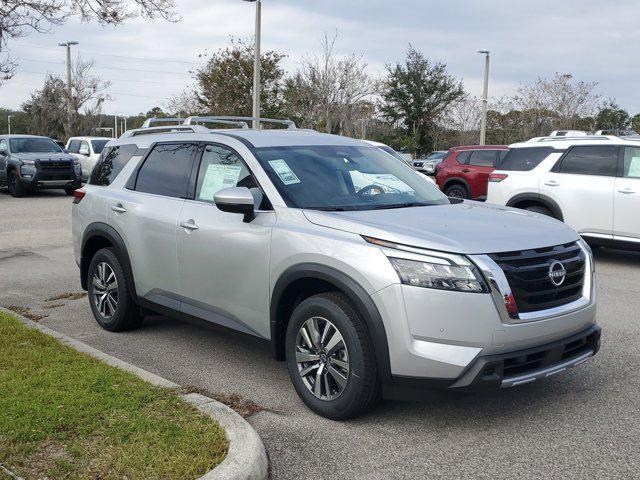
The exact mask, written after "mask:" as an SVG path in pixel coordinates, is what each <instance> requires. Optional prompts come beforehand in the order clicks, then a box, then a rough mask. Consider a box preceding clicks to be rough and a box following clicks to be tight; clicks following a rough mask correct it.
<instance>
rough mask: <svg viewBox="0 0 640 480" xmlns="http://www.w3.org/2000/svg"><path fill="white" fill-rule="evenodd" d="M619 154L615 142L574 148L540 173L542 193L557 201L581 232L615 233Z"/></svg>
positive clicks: (568, 221)
mask: <svg viewBox="0 0 640 480" xmlns="http://www.w3.org/2000/svg"><path fill="white" fill-rule="evenodd" d="M618 156H619V147H618V146H616V145H581V146H575V147H571V148H570V149H569V150H568V151H567V153H566V154H565V155H564V156H563V157H562V158H560V160H559V161H558V162H557V163H556V165H555V166H554V167H553V169H552V170H551V171H550V172H547V173H545V174H543V175H541V176H540V193H541V194H542V195H544V196H547V197H549V198H551V199H552V200H554V201H555V202H556V203H557V204H558V206H559V207H560V210H561V211H562V214H563V217H564V221H565V223H567V224H568V225H569V226H571V227H572V228H573V229H575V230H576V231H577V232H578V233H580V234H588V233H595V234H599V235H612V234H613V190H614V183H615V176H616V172H617V169H618Z"/></svg>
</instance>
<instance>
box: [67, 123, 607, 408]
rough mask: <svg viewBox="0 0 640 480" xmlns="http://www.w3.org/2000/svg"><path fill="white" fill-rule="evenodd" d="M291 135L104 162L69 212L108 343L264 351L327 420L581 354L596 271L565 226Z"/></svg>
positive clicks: (273, 133) (167, 144)
mask: <svg viewBox="0 0 640 480" xmlns="http://www.w3.org/2000/svg"><path fill="white" fill-rule="evenodd" d="M287 125H288V126H289V128H288V129H268V130H251V129H247V128H237V129H229V130H209V129H206V128H204V127H201V126H198V128H195V127H194V128H193V129H182V130H176V131H173V132H171V133H160V134H158V133H154V132H153V131H150V132H149V134H146V135H145V134H144V133H145V132H144V131H143V130H142V131H136V132H130V133H129V134H127V135H126V136H125V137H124V138H120V139H118V140H116V141H113V142H112V143H110V144H109V145H108V146H107V147H106V150H105V152H104V154H103V156H102V158H101V160H100V161H99V163H98V165H97V166H96V168H95V169H94V171H93V173H92V176H91V179H90V182H89V184H88V185H86V186H85V187H83V188H82V189H80V190H78V191H76V193H75V200H74V203H75V205H74V206H73V237H74V248H75V257H76V261H77V263H78V265H79V267H80V275H81V281H82V285H83V287H84V288H85V289H87V290H88V293H89V302H90V305H91V309H92V311H93V314H94V316H95V319H96V320H97V322H98V323H99V324H100V325H101V326H102V327H103V328H105V329H107V330H110V331H121V330H125V329H131V328H134V327H136V326H137V325H139V323H140V321H141V320H142V312H145V311H153V312H159V313H162V314H165V315H169V316H173V317H177V318H185V319H192V318H197V319H204V320H207V321H210V322H213V323H216V324H220V325H224V326H226V327H230V328H232V329H235V330H238V331H240V332H244V333H246V334H249V335H253V336H256V337H259V338H262V339H264V340H266V341H269V342H270V343H271V345H272V346H273V352H274V355H275V357H276V358H277V359H280V360H286V362H287V365H288V369H289V372H290V375H291V380H292V383H293V386H294V387H295V390H296V391H297V393H298V395H299V396H300V398H301V399H302V400H303V402H304V403H305V404H306V405H307V406H308V407H309V408H311V409H312V410H314V411H315V412H317V413H318V414H320V415H322V416H325V417H328V418H332V419H344V418H348V417H351V416H354V415H357V414H359V413H361V412H363V411H365V410H367V409H368V408H370V407H371V406H373V405H374V404H375V402H376V401H377V399H379V398H380V397H381V396H383V397H386V398H406V397H409V396H413V395H414V394H416V393H418V394H419V393H420V392H422V391H423V390H424V389H425V388H431V387H441V388H449V389H452V390H458V389H469V388H480V387H491V388H498V387H513V386H516V385H521V384H525V383H529V382H532V381H535V380H539V379H543V378H546V377H549V376H551V375H554V374H556V373H559V372H562V371H564V370H566V369H567V368H569V367H572V366H575V365H578V364H581V363H583V362H585V361H586V360H587V359H589V357H591V356H593V355H595V354H596V352H597V351H598V349H599V345H600V329H599V327H598V326H597V325H596V320H595V311H596V298H595V284H594V281H595V278H594V264H593V259H592V255H591V251H590V250H589V247H588V246H587V245H586V244H585V243H584V242H583V241H582V240H581V239H580V237H579V236H578V235H577V234H576V233H575V232H574V231H573V230H572V229H571V228H569V227H567V226H566V225H564V224H562V223H561V222H558V221H556V220H553V219H550V218H548V217H545V216H542V215H538V214H535V213H531V212H526V211H520V210H514V209H511V208H507V207H497V206H492V205H485V204H481V203H476V202H471V201H460V200H457V199H449V198H447V197H446V196H445V195H444V194H443V193H442V192H440V191H439V190H438V189H437V188H436V187H435V186H434V185H433V184H432V183H431V182H429V181H427V180H426V179H425V178H424V177H423V176H422V175H421V174H419V173H417V172H415V171H414V170H413V169H412V168H411V167H409V166H407V165H404V164H403V163H402V162H398V161H397V160H396V159H394V158H392V157H390V156H389V155H387V154H386V153H384V152H382V151H380V150H379V149H378V148H375V147H372V146H370V145H368V144H366V143H364V142H362V141H359V140H353V139H350V138H345V137H340V136H333V135H326V134H320V133H316V132H312V131H302V130H296V129H295V128H294V127H293V126H291V125H289V124H287ZM364 179H368V180H367V181H363V180H364ZM381 179H382V180H381ZM399 184H402V185H403V187H402V188H398V185H399ZM239 380H240V381H241V379H239Z"/></svg>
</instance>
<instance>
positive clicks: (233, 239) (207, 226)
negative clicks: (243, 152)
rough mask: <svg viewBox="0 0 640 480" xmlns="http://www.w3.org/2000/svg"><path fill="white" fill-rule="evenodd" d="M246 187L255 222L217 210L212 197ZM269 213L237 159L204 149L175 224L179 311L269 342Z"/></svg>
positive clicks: (230, 152)
mask: <svg viewBox="0 0 640 480" xmlns="http://www.w3.org/2000/svg"><path fill="white" fill-rule="evenodd" d="M235 186H239V187H247V188H249V189H251V192H252V193H253V194H254V197H255V204H256V208H257V212H256V216H255V218H254V219H253V220H252V221H251V222H249V223H245V222H244V221H243V216H242V215H239V214H235V213H227V212H222V211H220V210H218V208H217V207H216V206H215V204H214V203H213V195H214V194H215V193H216V192H217V191H218V190H221V189H222V188H228V187H235ZM275 219H276V217H275V212H273V211H272V210H271V209H270V205H269V202H268V200H267V199H266V198H265V197H264V194H263V192H262V190H261V189H260V188H259V186H258V184H257V182H256V181H255V179H254V177H253V175H251V173H250V172H249V170H248V169H247V167H246V165H245V164H244V162H243V160H242V159H241V158H240V156H239V155H238V154H237V153H236V152H235V151H233V150H232V149H230V148H229V147H226V146H222V145H213V144H211V145H206V146H205V148H204V151H203V153H202V159H201V162H200V165H199V168H198V177H197V182H196V184H195V192H194V195H193V199H191V200H186V201H185V203H184V205H183V207H182V211H181V212H180V217H179V221H178V227H177V230H178V235H177V238H178V275H179V278H180V293H181V297H182V311H183V312H184V313H185V314H187V315H192V316H195V317H199V318H204V319H205V320H209V321H212V322H215V323H218V324H222V325H225V326H228V327H231V328H234V329H236V330H240V331H243V332H245V333H250V334H252V335H256V336H260V337H264V338H270V327H269V256H270V245H271V230H272V228H273V225H274V223H275Z"/></svg>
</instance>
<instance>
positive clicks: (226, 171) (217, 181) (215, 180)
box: [198, 163, 242, 202]
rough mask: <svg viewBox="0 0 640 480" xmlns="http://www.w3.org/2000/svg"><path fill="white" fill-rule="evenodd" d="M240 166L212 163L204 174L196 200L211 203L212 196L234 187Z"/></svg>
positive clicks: (240, 169) (238, 176) (240, 170)
mask: <svg viewBox="0 0 640 480" xmlns="http://www.w3.org/2000/svg"><path fill="white" fill-rule="evenodd" d="M241 172H242V165H221V164H219V163H212V164H210V165H209V166H208V167H207V171H206V172H205V174H204V180H203V182H202V187H201V188H200V194H199V195H198V200H205V201H208V202H213V196H214V195H215V194H216V193H217V192H218V191H220V190H222V189H223V188H229V187H235V186H236V185H237V184H238V179H239V178H240V173H241Z"/></svg>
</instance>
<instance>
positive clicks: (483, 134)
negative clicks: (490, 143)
mask: <svg viewBox="0 0 640 480" xmlns="http://www.w3.org/2000/svg"><path fill="white" fill-rule="evenodd" d="M478 53H482V54H484V56H485V59H484V91H483V93H482V120H481V123H480V145H484V144H485V143H486V138H487V102H488V99H489V50H487V49H482V50H478Z"/></svg>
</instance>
